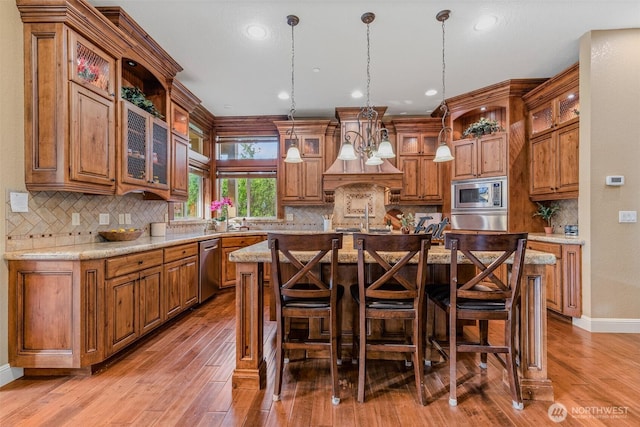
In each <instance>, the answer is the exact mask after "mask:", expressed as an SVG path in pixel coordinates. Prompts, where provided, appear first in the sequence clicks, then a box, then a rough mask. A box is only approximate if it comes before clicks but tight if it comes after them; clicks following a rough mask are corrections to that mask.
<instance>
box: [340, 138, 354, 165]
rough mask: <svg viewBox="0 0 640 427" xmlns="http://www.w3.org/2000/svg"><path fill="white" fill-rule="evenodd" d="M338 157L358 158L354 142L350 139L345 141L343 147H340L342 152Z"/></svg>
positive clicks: (346, 158) (342, 158)
mask: <svg viewBox="0 0 640 427" xmlns="http://www.w3.org/2000/svg"><path fill="white" fill-rule="evenodd" d="M338 159H340V160H357V159H358V157H357V156H356V150H355V149H354V148H353V144H351V143H350V142H348V141H345V142H344V144H342V148H340V154H339V155H338Z"/></svg>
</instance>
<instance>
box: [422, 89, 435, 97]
mask: <svg viewBox="0 0 640 427" xmlns="http://www.w3.org/2000/svg"><path fill="white" fill-rule="evenodd" d="M437 93H438V91H437V90H435V89H429V90H428V91H426V92H425V93H424V94H425V95H427V96H434V95H436V94H437Z"/></svg>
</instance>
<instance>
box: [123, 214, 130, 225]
mask: <svg viewBox="0 0 640 427" xmlns="http://www.w3.org/2000/svg"><path fill="white" fill-rule="evenodd" d="M124 223H125V224H131V214H130V213H126V214H124Z"/></svg>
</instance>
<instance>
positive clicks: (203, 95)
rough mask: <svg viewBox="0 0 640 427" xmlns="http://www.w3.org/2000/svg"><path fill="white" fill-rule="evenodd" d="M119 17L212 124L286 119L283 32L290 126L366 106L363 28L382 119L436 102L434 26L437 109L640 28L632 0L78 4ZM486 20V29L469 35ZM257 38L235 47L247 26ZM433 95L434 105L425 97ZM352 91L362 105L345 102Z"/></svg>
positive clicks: (554, 69) (555, 67)
mask: <svg viewBox="0 0 640 427" xmlns="http://www.w3.org/2000/svg"><path fill="white" fill-rule="evenodd" d="M89 3H91V4H93V5H95V6H121V7H122V8H123V9H124V10H125V12H127V13H128V14H129V15H130V16H131V17H132V18H133V19H135V20H136V21H137V22H138V24H140V26H142V28H144V29H145V31H147V32H148V33H149V35H150V36H151V37H152V38H153V39H154V40H155V41H156V42H158V43H159V44H160V45H161V46H162V47H163V48H164V49H165V50H166V51H167V52H168V53H169V55H171V56H172V57H173V58H174V59H175V60H176V61H177V62H178V63H179V64H180V65H181V66H182V67H183V68H184V71H182V72H180V73H179V74H178V76H177V78H178V79H179V80H180V81H181V82H182V83H183V84H184V85H185V86H186V87H187V88H188V89H189V90H190V91H192V92H193V93H194V94H195V95H196V96H198V98H200V99H201V100H202V105H203V106H204V107H205V108H206V109H207V110H209V111H210V112H211V113H213V114H214V115H216V116H246V115H286V114H287V113H288V112H289V109H290V107H291V100H289V99H286V100H281V99H279V98H278V94H279V93H280V92H285V93H290V92H291V82H292V78H291V77H292V76H291V62H292V61H291V54H292V49H291V27H290V26H289V25H288V24H287V19H286V17H287V15H290V14H294V15H297V16H298V17H299V18H300V23H299V24H298V25H297V26H295V27H294V38H295V55H294V57H295V61H294V64H295V68H294V69H295V73H294V74H295V79H294V82H295V91H294V95H295V102H296V113H295V117H296V118H304V117H333V116H334V114H335V107H358V106H363V105H365V104H366V93H367V57H366V51H367V38H366V34H367V28H366V25H365V24H364V23H363V22H362V21H361V20H360V16H361V15H362V14H363V13H364V12H374V13H375V15H376V19H375V20H374V21H373V22H372V23H371V24H370V52H371V55H370V56H371V62H370V76H371V79H370V104H371V105H374V106H387V107H388V109H387V115H402V114H407V115H424V114H428V113H430V112H431V110H433V109H435V108H437V107H438V105H439V104H440V102H441V100H442V68H443V67H442V65H443V64H442V25H441V24H440V22H438V21H437V20H436V18H435V16H436V14H437V13H438V12H439V11H440V10H443V9H450V10H451V16H450V18H449V19H448V20H447V21H446V23H445V64H446V68H445V70H446V71H445V76H446V78H445V83H446V93H445V96H446V97H447V98H449V97H452V96H456V95H459V94H463V93H465V92H469V91H472V90H475V89H479V88H482V87H484V86H488V85H491V84H494V83H498V82H502V81H504V80H508V79H513V78H539V77H550V76H553V75H555V74H557V73H559V72H560V71H562V70H563V69H565V68H567V67H569V66H570V65H572V64H573V63H575V62H577V61H578V51H579V40H580V38H581V36H583V35H584V34H585V33H587V32H588V31H590V30H601V29H619V28H637V27H640V1H638V0H608V1H602V0H536V1H506V0H493V1H476V0H453V1H439V0H437V1H425V0H414V1H404V0H387V1H382V0H368V1H355V0H323V1H319V0H316V1H312V0H297V1H289V0H269V1H266V0H265V1H258V0H254V1H245V0H89ZM485 15H492V16H494V17H495V18H496V19H497V20H496V25H495V26H494V27H493V28H491V29H489V30H485V31H477V30H475V29H474V25H475V24H476V23H477V21H478V19H479V18H480V17H482V16H485ZM252 24H258V25H261V26H263V28H264V29H265V30H266V33H267V36H266V38H264V39H263V40H251V39H250V38H249V37H247V28H248V26H249V25H252ZM428 89H436V90H437V91H438V93H437V94H436V95H435V96H431V97H428V96H425V92H426V91H427V90H428ZM354 90H360V91H361V92H362V93H363V94H364V97H362V98H360V99H354V98H352V97H351V93H352V92H353V91H354Z"/></svg>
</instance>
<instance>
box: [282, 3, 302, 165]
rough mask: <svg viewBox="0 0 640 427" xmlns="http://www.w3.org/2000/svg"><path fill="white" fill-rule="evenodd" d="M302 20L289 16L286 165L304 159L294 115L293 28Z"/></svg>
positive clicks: (300, 161)
mask: <svg viewBox="0 0 640 427" xmlns="http://www.w3.org/2000/svg"><path fill="white" fill-rule="evenodd" d="M298 22H300V19H299V18H298V17H297V16H295V15H288V16H287V24H289V26H291V109H290V110H289V120H291V129H289V130H287V136H288V137H289V138H290V140H291V141H292V142H291V146H289V148H288V149H287V157H285V159H284V161H285V162H286V163H302V157H300V149H299V148H298V144H299V140H298V135H297V134H296V121H295V118H294V114H295V112H296V98H295V91H294V87H295V67H294V65H295V52H296V51H295V39H294V36H293V33H294V31H293V28H294V27H295V26H296V25H298Z"/></svg>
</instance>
